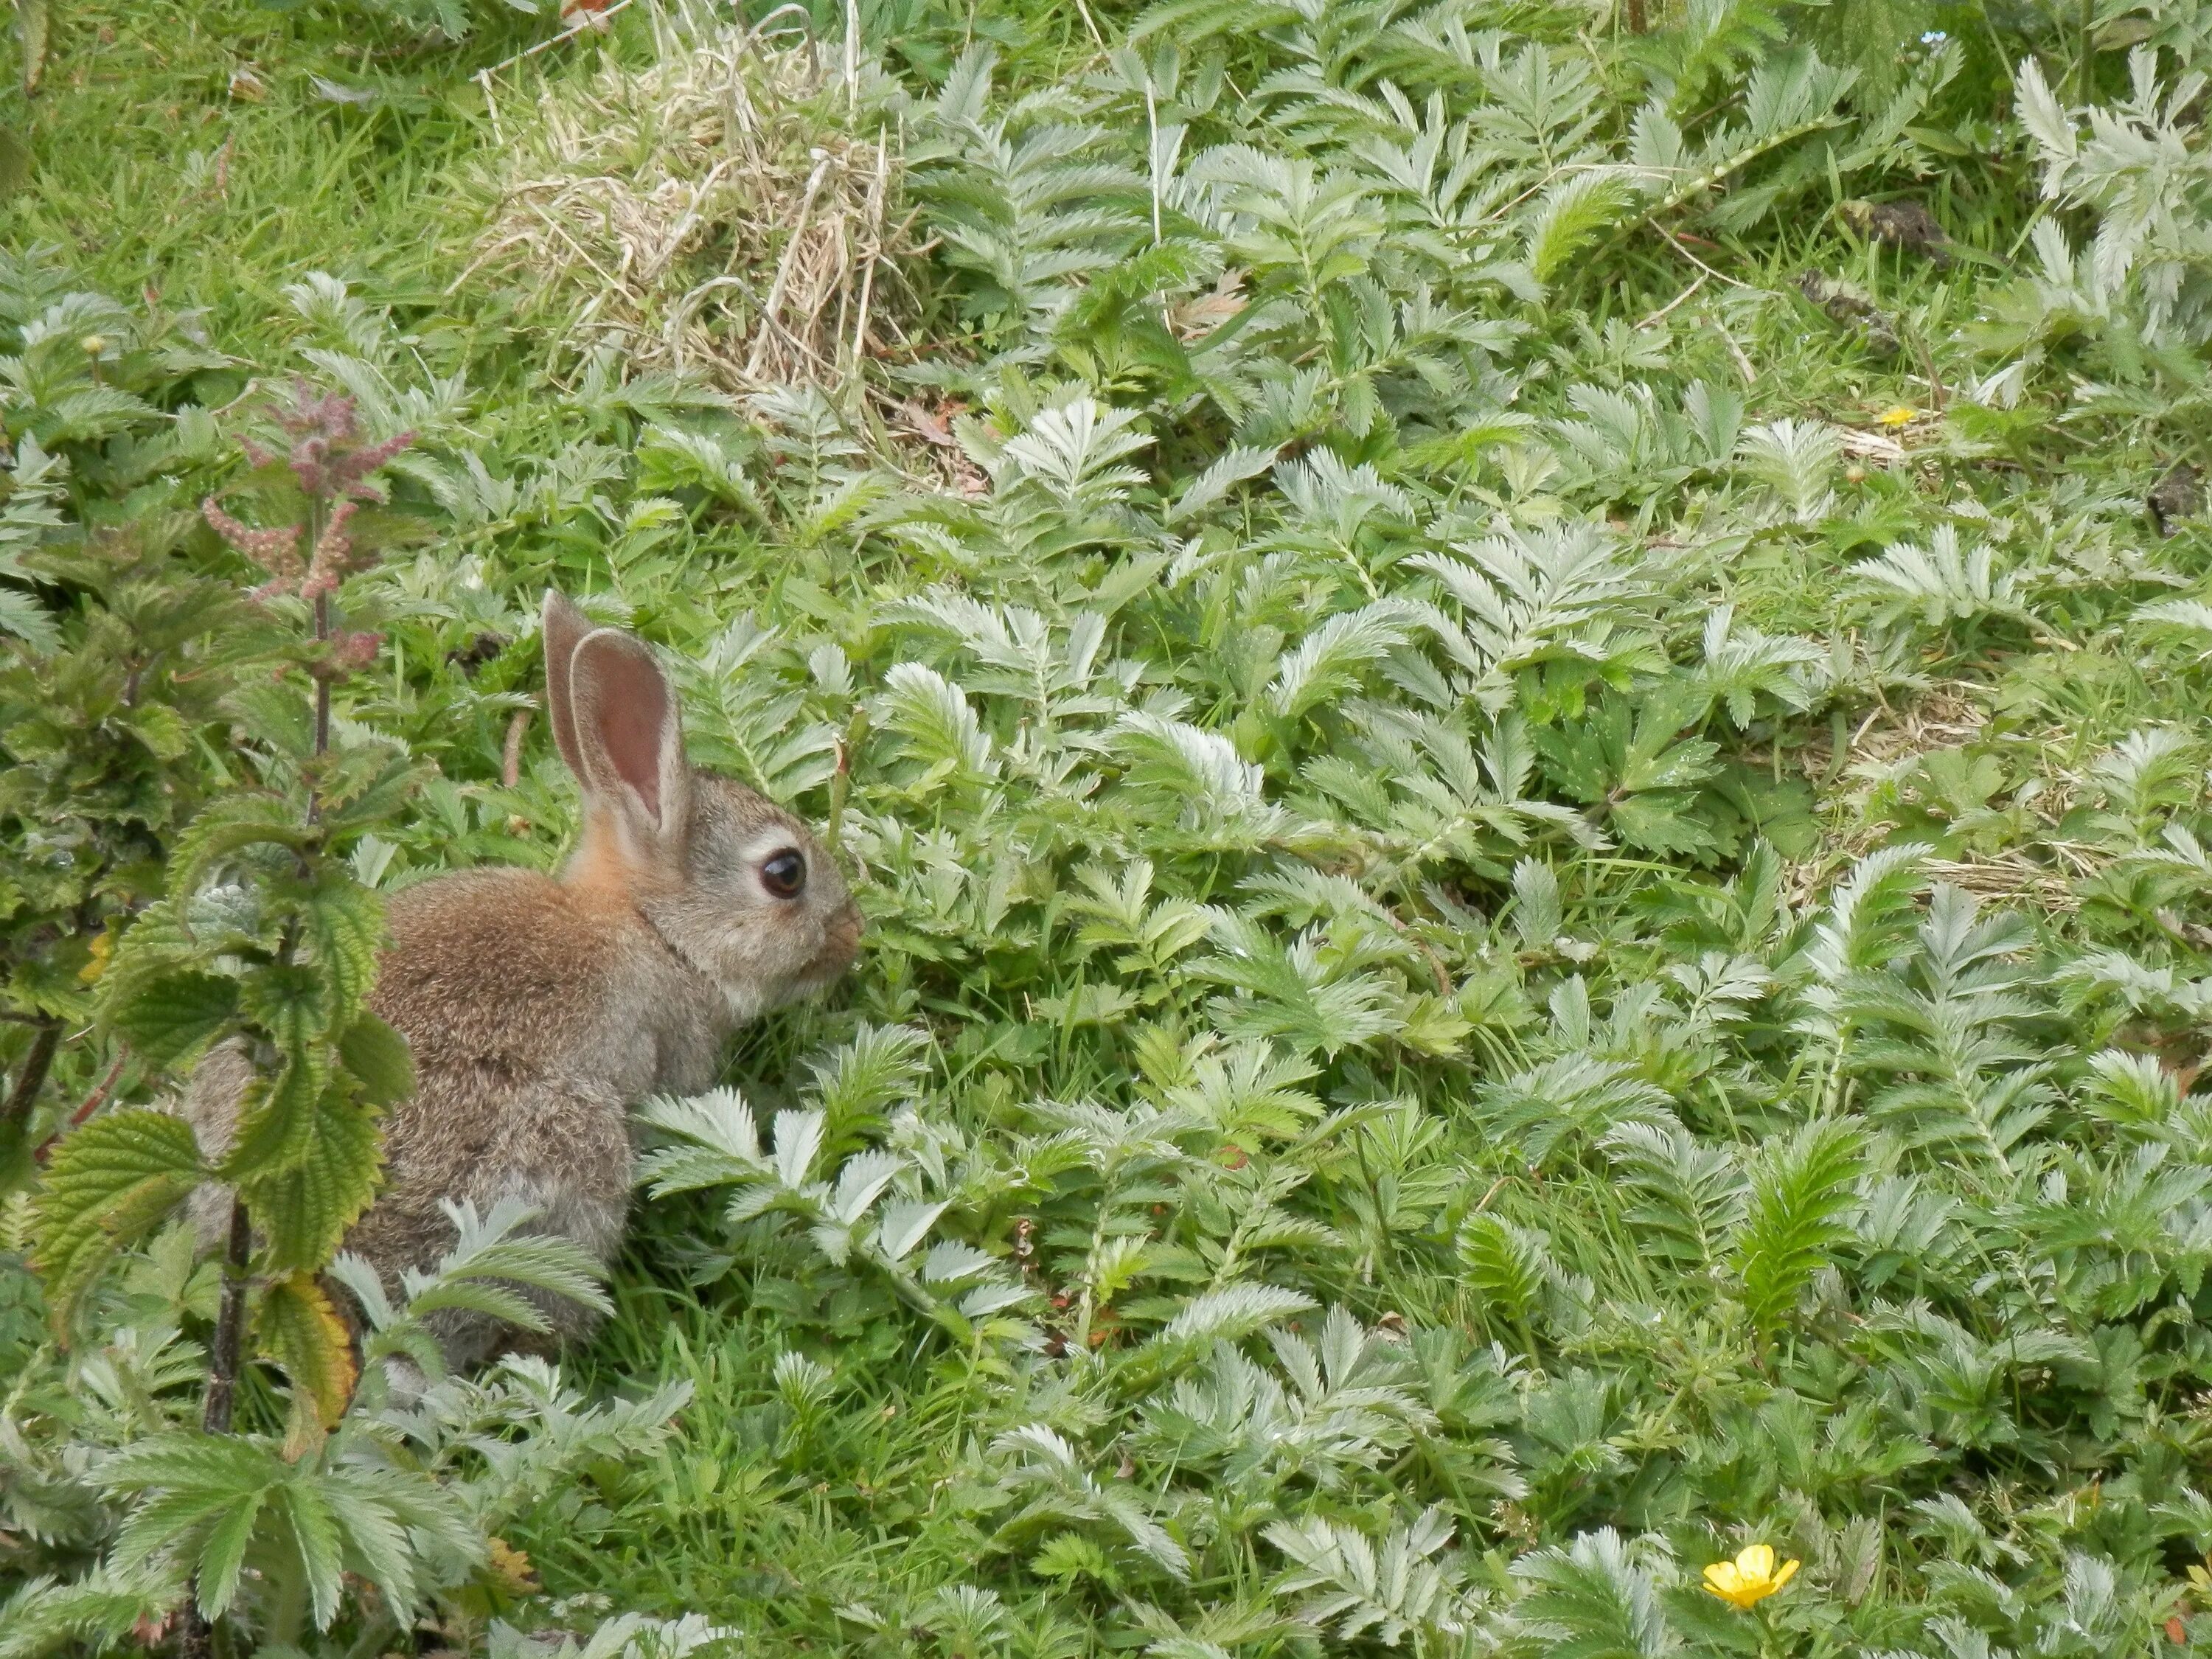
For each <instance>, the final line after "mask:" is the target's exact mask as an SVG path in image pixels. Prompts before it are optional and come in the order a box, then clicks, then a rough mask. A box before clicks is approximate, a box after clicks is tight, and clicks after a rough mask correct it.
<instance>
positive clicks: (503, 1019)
mask: <svg viewBox="0 0 2212 1659" xmlns="http://www.w3.org/2000/svg"><path fill="white" fill-rule="evenodd" d="M544 641H545V703H546V708H547V711H548V713H549V714H550V719H551V724H552V727H553V736H554V741H555V743H556V745H557V746H558V747H559V749H560V751H561V757H562V760H564V761H565V762H567V763H568V769H569V770H570V771H571V772H573V773H574V774H575V775H576V778H577V781H578V782H579V783H580V785H581V786H582V789H583V815H582V834H581V836H580V839H579V842H578V845H577V848H576V851H575V854H574V856H573V857H572V858H571V859H570V860H569V862H568V867H567V869H566V870H565V872H563V873H562V876H561V878H559V879H557V880H556V879H555V878H551V877H549V876H545V875H542V874H539V873H538V872H536V871H532V870H522V869H501V868H487V869H477V870H465V871H461V872H456V873H454V874H451V875H445V876H440V877H438V878H435V879H432V880H429V881H425V882H422V883H421V884H418V885H416V886H412V887H409V888H405V889H404V890H401V891H399V892H398V893H396V894H394V895H393V896H392V899H391V901H390V903H389V905H388V907H387V911H386V915H387V921H388V923H389V927H390V930H391V942H390V944H389V945H388V946H387V947H386V951H385V952H384V956H383V958H382V964H381V968H380V972H379V975H378V978H377V982H376V987H375V989H374V993H373V994H372V995H371V999H370V1006H372V1007H373V1008H374V1010H375V1012H377V1014H379V1015H380V1017H381V1018H384V1019H385V1020H386V1022H388V1023H389V1024H391V1025H392V1027H394V1028H395V1029H396V1030H398V1032H399V1033H400V1034H401V1035H402V1036H404V1037H405V1038H406V1039H407V1042H408V1044H409V1046H410V1048H412V1050H413V1051H414V1056H415V1074H416V1084H415V1091H414V1093H413V1095H412V1096H411V1097H410V1098H408V1099H407V1100H405V1101H404V1102H402V1103H400V1104H399V1105H398V1106H397V1107H396V1108H394V1109H392V1112H391V1113H390V1115H388V1117H387V1118H386V1123H385V1150H386V1171H385V1181H384V1185H383V1188H382V1189H381V1191H380V1194H379V1195H378V1197H377V1199H376V1200H375V1202H374V1205H373V1206H371V1207H370V1208H369V1210H368V1212H367V1213H366V1214H364V1215H363V1216H362V1218H360V1220H359V1221H358V1222H356V1224H355V1225H354V1227H353V1229H352V1231H350V1232H349V1234H348V1235H347V1238H346V1243H345V1248H346V1249H349V1250H351V1251H353V1252H355V1253H356V1255H360V1256H362V1257H363V1258H364V1259H366V1260H367V1261H368V1263H369V1265H370V1266H372V1267H374V1268H375V1269H376V1271H377V1273H378V1274H379V1275H380V1277H381V1278H382V1279H384V1281H385V1282H386V1285H387V1287H390V1288H393V1289H396V1288H397V1287H398V1277H399V1274H400V1273H401V1271H402V1270H403V1269H405V1268H410V1267H416V1268H427V1267H430V1266H431V1265H432V1264H433V1263H435V1261H436V1260H437V1259H438V1257H439V1256H440V1255H442V1254H443V1253H444V1252H445V1251H446V1250H447V1249H450V1248H451V1247H452V1244H453V1237H454V1233H453V1225H452V1223H451V1222H450V1221H449V1220H448V1219H447V1217H446V1215H445V1212H443V1210H442V1209H441V1205H440V1200H464V1199H466V1200H473V1201H474V1202H475V1204H476V1206H477V1209H478V1210H479V1211H480V1212H487V1211H489V1209H490V1207H491V1206H492V1205H493V1204H495V1203H496V1202H497V1201H498V1200H501V1199H502V1198H509V1197H512V1198H517V1199H520V1200H523V1201H524V1202H526V1203H527V1204H528V1205H529V1206H531V1207H532V1208H533V1209H535V1210H536V1211H538V1219H537V1220H536V1221H535V1222H534V1223H532V1226H533V1227H534V1228H535V1229H536V1230H537V1231H540V1232H547V1233H554V1234H559V1235H564V1236H566V1237H568V1238H570V1239H573V1240H574V1242H575V1243H578V1244H580V1245H581V1246H582V1247H583V1248H584V1249H586V1250H587V1251H589V1252H590V1253H591V1255H592V1256H594V1257H596V1258H597V1259H598V1260H599V1261H601V1262H608V1261H611V1260H612V1258H613V1257H614V1255H615V1254H616V1252H617V1249H619V1248H620V1247H621V1243H622V1238H623V1218H624V1214H625V1212H626V1210H627V1208H628V1206H629V1190H630V1181H631V1146H630V1138H629V1122H628V1109H629V1107H630V1106H631V1105H632V1104H633V1103H635V1102H637V1101H638V1100H640V1099H641V1098H643V1097H646V1096H648V1095H652V1094H655V1093H660V1092H667V1093H674V1094H696V1093H698V1092H700V1091H703V1090H705V1089H707V1088H708V1087H709V1086H711V1085H712V1084H713V1082H714V1077H715V1074H716V1072H717V1070H718V1069H719V1063H720V1052H721V1048H722V1045H723V1042H724V1041H725V1039H726V1038H727V1037H728V1036H729V1035H730V1034H731V1032H732V1031H733V1030H736V1029H737V1028H738V1026H740V1025H742V1024H744V1023H745V1022H746V1021H748V1020H750V1019H752V1018H755V1017H757V1015H759V1014H761V1013H763V1012H766V1011H767V1010H769V1009H771V1008H774V1007H776V1006H780V1005H781V1004H784V1003H787V1002H790V1001H793V1000H797V999H799V998H801V997H805V996H807V995H810V994H812V993H815V992H817V991H819V990H821V989H822V988H823V987H825V986H827V985H829V983H830V982H831V981H834V980H836V978H837V977H838V976H839V975H842V973H844V971H845V970H846V969H847V968H848V967H849V966H850V965H851V964H852V963H853V960H854V957H855V956H856V954H857V953H858V951H859V947H860V910H859V908H857V907H856V906H855V905H854V902H853V900H852V897H851V896H850V895H849V894H848V891H847V890H846V886H845V883H844V880H843V878H842V876H841V875H840V874H839V872H838V870H837V866H836V864H835V863H834V862H833V861H832V860H830V858H829V855H828V854H826V853H825V852H823V849H822V848H821V846H820V845H819V844H818V843H817V842H816V841H815V839H814V837H813V836H811V835H810V834H809V833H808V832H807V830H806V829H805V826H804V825H803V824H801V823H800V822H799V820H798V819H797V818H795V817H793V816H792V815H791V814H790V813H788V812H787V811H784V810H783V809H782V808H781V807H780V806H777V805H774V804H773V803H771V802H769V801H768V800H765V799H763V798H762V797H761V796H759V795H757V794H756V793H754V792H753V791H752V790H750V789H748V788H746V787H744V785H743V784H740V783H737V782H734V781H732V780H730V779H728V778H726V777H723V776H721V775H718V774H716V773H713V772H707V771H702V770H699V769H695V768H694V767H692V766H690V764H689V763H687V762H686V761H685V759H684V735H683V729H682V722H681V720H679V718H678V709H677V703H676V697H675V694H674V692H673V690H671V687H670V684H669V683H668V680H667V678H666V677H665V675H664V674H663V673H662V671H661V669H660V666H659V664H658V663H657V662H656V661H655V660H654V659H653V653H652V652H651V651H650V650H648V649H647V647H646V646H645V645H644V644H643V643H641V641H638V640H637V639H635V638H634V637H632V636H631V635H628V634H625V633H623V632H621V631H620V630H619V629H612V628H596V627H594V626H593V625H592V623H590V622H589V621H588V620H587V619H586V617H585V616H584V614H583V613H582V612H581V611H579V610H578V609H577V608H576V607H575V606H574V605H573V604H571V603H570V602H569V601H568V599H566V598H565V597H563V596H562V594H560V593H559V592H548V593H547V594H546V596H545V608H544ZM251 1079H252V1066H251V1065H250V1063H249V1061H248V1059H247V1056H246V1051H245V1049H244V1048H243V1047H242V1046H241V1045H240V1043H238V1042H231V1043H228V1044H225V1045H222V1046H221V1047H219V1048H216V1049H214V1050H212V1051H211V1052H210V1054H208V1056H207V1057H206V1058H205V1059H204V1060H203V1061H202V1062H201V1063H200V1065H199V1066H198V1068H197V1071H196V1072H195V1073H194V1075H193V1077H192V1079H191V1083H190V1085H189V1086H188V1088H187V1090H186V1091H185V1099H184V1102H183V1103H182V1106H183V1110H184V1113H185V1117H186V1118H187V1119H188V1120H189V1121H191V1124H192V1126H193V1129H194V1132H195V1133H196V1135H197V1139H198V1140H199V1142H200V1146H201V1148H202V1151H203V1153H204V1155H205V1156H206V1157H208V1158H210V1160H212V1159H214V1158H219V1157H220V1156H221V1155H222V1152H223V1151H224V1150H225V1148H226V1147H227V1146H228V1144H229V1141H230V1138H231V1134H232V1132H233V1127H234V1122H235V1120H236V1116H237V1109H238V1103H239V1101H240V1097H241V1096H242V1095H243V1093H244V1091H245V1089H246V1085H247V1084H248V1083H249V1082H250V1081H251ZM229 1202H230V1200H229V1194H228V1191H227V1190H223V1189H221V1188H212V1187H210V1188H202V1189H201V1191H200V1193H199V1194H197V1195H196V1198H195V1201H194V1206H193V1207H194V1211H195V1213H196V1217H197V1219H198V1221H199V1225H200V1230H201V1235H202V1237H203V1239H204V1240H209V1241H210V1242H211V1241H212V1240H213V1239H214V1238H215V1237H219V1236H220V1235H221V1233H222V1230H223V1228H224V1226H225V1218H227V1217H228V1212H229ZM540 1305H541V1311H543V1312H544V1315H545V1316H546V1317H547V1318H548V1320H549V1321H550V1322H551V1323H552V1326H553V1331H552V1334H551V1337H550V1341H549V1342H547V1343H546V1344H544V1346H557V1345H558V1344H559V1343H562V1342H565V1341H573V1340H576V1339H578V1338H580V1337H581V1336H583V1335H586V1334H588V1332H589V1329H590V1328H591V1325H592V1315H591V1314H590V1313H589V1311H588V1310H585V1309H583V1308H581V1307H580V1306H579V1305H578V1304H574V1303H573V1302H568V1301H566V1300H559V1301H549V1302H547V1303H544V1304H540ZM432 1322H433V1328H434V1329H435V1331H436V1333H437V1335H438V1338H439V1341H440V1344H441V1348H442V1349H443V1351H444V1354H445V1358H446V1360H447V1364H448V1366H449V1368H451V1369H453V1370H463V1369H465V1368H467V1367H469V1366H471V1365H475V1364H480V1363H482V1362H483V1361H484V1360H486V1359H489V1358H495V1356H496V1355H497V1354H499V1353H501V1352H507V1351H511V1350H513V1349H516V1348H527V1347H531V1346H540V1345H538V1344H533V1343H532V1342H530V1341H528V1340H526V1334H525V1333H523V1332H520V1331H519V1330H517V1329H516V1328H513V1327H512V1326H507V1325H502V1324H501V1322H497V1321H495V1320H493V1319H491V1318H489V1316H484V1315H481V1314H475V1313H461V1312H458V1311H454V1310H447V1311H445V1312H441V1313H440V1314H437V1315H435V1316H433V1320H432Z"/></svg>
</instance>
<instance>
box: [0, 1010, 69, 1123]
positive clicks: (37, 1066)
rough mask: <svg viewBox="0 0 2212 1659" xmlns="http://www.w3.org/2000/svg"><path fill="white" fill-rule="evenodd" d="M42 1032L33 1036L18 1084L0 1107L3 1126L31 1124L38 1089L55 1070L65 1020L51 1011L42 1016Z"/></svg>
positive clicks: (18, 1074)
mask: <svg viewBox="0 0 2212 1659" xmlns="http://www.w3.org/2000/svg"><path fill="white" fill-rule="evenodd" d="M38 1025H39V1034H38V1036H34V1037H33V1038H32V1039H31V1052H30V1053H28V1054H25V1055H24V1056H23V1065H22V1068H21V1070H20V1071H18V1072H17V1073H15V1086H14V1087H13V1088H11V1089H9V1091H8V1103H7V1104H6V1105H5V1106H0V1128H5V1127H13V1126H15V1125H17V1124H28V1123H29V1122H30V1121H31V1108H32V1107H33V1106H34V1105H36V1104H37V1103H38V1099H39V1091H40V1089H42V1088H44V1087H45V1086H46V1073H48V1072H49V1071H51V1070H52V1069H53V1064H54V1053H55V1051H56V1050H57V1049H58V1048H60V1047H61V1046H62V1023H61V1021H59V1020H58V1019H56V1018H54V1017H53V1016H52V1014H42V1015H40V1017H39V1022H38Z"/></svg>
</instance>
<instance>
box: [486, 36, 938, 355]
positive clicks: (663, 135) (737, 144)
mask: <svg viewBox="0 0 2212 1659" xmlns="http://www.w3.org/2000/svg"><path fill="white" fill-rule="evenodd" d="M653 27H654V32H655V36H656V43H657V45H658V47H659V50H658V52H656V54H655V61H654V62H653V63H652V64H649V65H647V66H646V67H643V68H631V67H625V66H623V65H621V64H616V63H614V62H612V61H611V60H610V61H609V62H608V63H606V64H605V65H603V66H602V67H601V68H600V70H599V72H598V73H597V74H596V75H594V76H592V77H590V78H589V79H588V80H587V81H586V80H568V81H562V82H553V83H550V84H547V85H545V86H544V88H542V89H541V90H540V91H539V92H538V94H537V96H536V98H535V99H534V100H533V101H532V103H531V104H530V105H529V106H526V107H520V108H518V107H516V106H515V105H514V103H513V101H512V99H513V94H512V93H511V91H510V92H507V94H505V96H506V98H507V100H509V101H508V102H507V107H505V108H501V98H502V94H501V89H500V88H496V87H491V88H488V90H489V91H490V92H491V94H492V97H493V111H494V119H495V123H496V124H497V127H498V130H499V134H500V138H501V160H500V161H499V163H498V164H497V165H496V166H495V167H494V168H493V169H491V170H490V171H489V172H488V173H486V175H485V176H484V178H483V189H484V191H485V192H486V194H487V197H488V198H489V208H490V211H489V221H488V225H487V228H486V229H485V231H484V233H483V236H482V238H481V239H480V241H479V244H478V246H477V254H476V258H474V259H473V260H472V261H471V264H470V265H469V268H468V270H467V271H466V272H465V273H464V275H463V276H462V277H461V279H460V281H461V282H463V283H466V282H470V281H473V280H478V279H480V278H482V277H484V276H489V277H492V278H495V279H496V280H500V281H502V282H506V283H510V284H512V285H513V286H514V287H515V288H517V289H520V290H521V292H522V293H523V295H525V303H526V306H527V307H530V308H532V309H533V310H538V311H540V312H541V313H550V314H551V315H552V316H554V317H556V318H558V319H560V326H561V327H562V329H563V331H564V333H565V334H566V337H568V340H569V342H570V343H573V344H574V345H576V346H578V347H589V346H592V345H596V344H601V343H605V344H609V345H611V346H612V347H613V348H614V349H616V350H617V351H618V352H619V353H620V354H621V355H622V356H623V358H624V359H625V360H627V361H628V362H629V363H630V364H632V365H633V366H634V367H635V368H645V369H673V370H690V371H694V372H698V373H702V374H705V375H706V376H707V377H708V378H709V379H710V380H713V381H714V382H715V383H716V384H718V385H719V386H721V387H723V388H724V389H725V390H727V391H730V392H753V391H757V390H759V389H761V388H763V387H766V386H790V385H811V386H819V387H821V388H823V390H824V391H834V390H835V389H836V387H838V386H840V385H842V384H843V383H844V382H846V381H847V380H848V378H849V377H850V376H851V375H852V374H854V371H855V369H856V368H857V367H858V366H859V364H860V362H862V361H863V360H865V359H866V358H867V357H869V356H874V355H877V354H878V353H879V352H881V351H883V350H884V349H885V348H886V345H887V343H888V344H893V345H896V344H900V343H903V342H902V337H901V336H900V335H899V333H898V330H897V322H896V316H895V315H894V310H895V307H896V305H897V303H898V302H899V301H902V299H903V298H904V297H905V296H906V293H907V290H906V288H905V283H904V281H903V278H902V274H901V271H900V268H899V267H900V263H901V261H902V258H905V257H906V256H907V255H908V252H909V249H908V238H907V232H908V223H909V221H908V219H907V218H905V217H902V216H901V215H900V211H899V209H898V206H897V198H898V185H899V155H898V145H897V142H896V134H895V133H894V132H893V131H890V128H889V127H888V125H887V124H886V123H885V121H884V119H883V118H882V113H881V108H882V105H881V98H880V94H879V88H880V85H881V82H879V81H878V79H877V77H875V76H874V75H873V74H872V72H871V71H869V70H867V69H866V66H865V65H861V64H855V63H854V62H853V61H852V60H851V59H850V58H845V57H841V56H840V55H839V52H838V50H837V49H836V47H835V46H830V47H828V48H824V47H823V46H819V45H818V44H817V43H816V42H815V41H813V40H811V39H810V38H809V37H807V36H805V35H804V34H800V33H782V34H777V35H774V36H766V35H763V33H761V32H760V30H759V29H757V28H742V27H733V26H731V25H729V24H727V23H726V22H714V21H708V20H706V19H705V18H704V17H703V16H702V15H699V14H698V13H697V12H696V11H695V10H693V9H691V8H690V7H689V6H688V5H687V4H685V3H684V0H672V9H671V6H670V5H656V8H655V13H654V18H653ZM456 286H457V287H458V286H459V283H457V284H456Z"/></svg>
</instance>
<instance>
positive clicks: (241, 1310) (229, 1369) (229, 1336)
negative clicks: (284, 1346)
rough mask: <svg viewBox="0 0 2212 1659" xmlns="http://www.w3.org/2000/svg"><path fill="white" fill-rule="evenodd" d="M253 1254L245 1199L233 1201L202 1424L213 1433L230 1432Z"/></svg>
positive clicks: (251, 1229)
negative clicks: (248, 1270) (249, 1271)
mask: <svg viewBox="0 0 2212 1659" xmlns="http://www.w3.org/2000/svg"><path fill="white" fill-rule="evenodd" d="M252 1253H253V1227H252V1224H251V1223H250V1222H248V1221H247V1220H246V1205H245V1202H244V1200H240V1199H237V1198H233V1199H232V1200H230V1248H229V1249H228V1250H227V1251H226V1252H225V1253H224V1255H223V1261H222V1306H221V1308H220V1309H218V1310H217V1311H216V1319H215V1345H214V1348H213V1351H212V1352H211V1353H210V1356H209V1365H208V1387H207V1403H206V1405H205V1406H204V1407H203V1408H202V1409H201V1412H200V1427H202V1428H203V1429H204V1430H206V1431H208V1432H209V1433H210V1434H228V1433H229V1432H230V1416H231V1409H232V1407H233V1405H234V1401H235V1397H236V1395H237V1392H238V1355H239V1350H240V1346H242V1345H243V1343H244V1340H245V1336H246V1262H247V1261H248V1259H249V1258H250V1257H251V1256H252Z"/></svg>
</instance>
